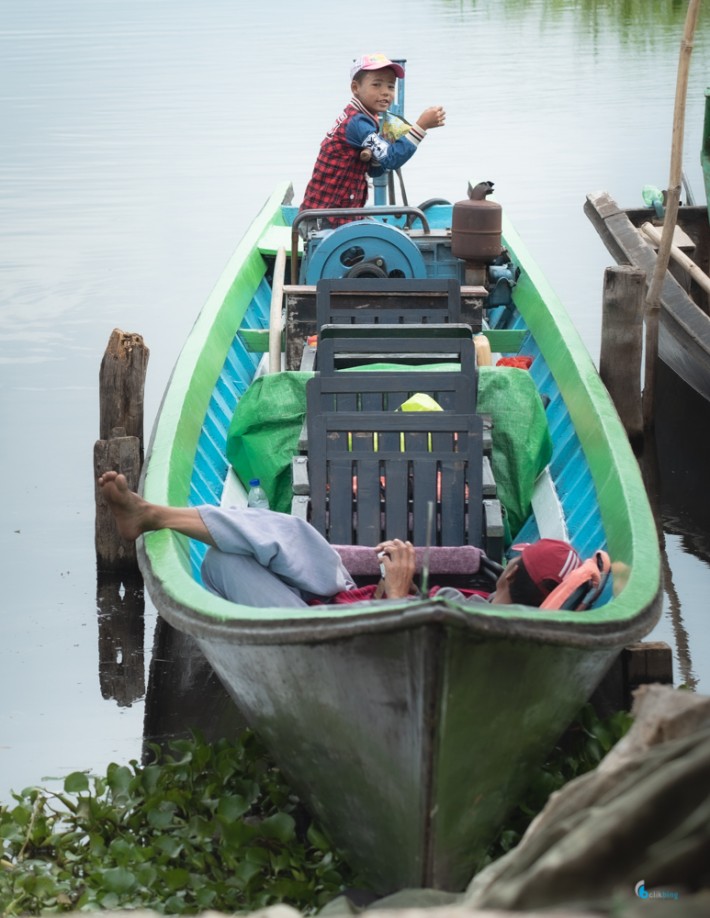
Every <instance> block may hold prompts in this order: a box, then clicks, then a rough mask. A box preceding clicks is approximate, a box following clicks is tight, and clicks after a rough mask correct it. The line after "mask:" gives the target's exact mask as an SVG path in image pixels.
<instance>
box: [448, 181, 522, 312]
mask: <svg viewBox="0 0 710 918" xmlns="http://www.w3.org/2000/svg"><path fill="white" fill-rule="evenodd" d="M492 191H493V182H479V183H478V185H476V186H475V187H473V188H471V187H469V191H468V200H466V201H458V202H457V203H456V204H454V207H453V212H452V216H451V252H452V254H454V255H455V256H456V257H457V258H460V259H461V260H462V261H463V262H464V263H465V266H466V274H465V277H466V283H467V284H472V285H482V286H484V287H486V288H487V289H488V305H489V306H508V305H510V303H511V302H512V289H513V287H514V286H515V284H516V282H517V280H518V276H519V274H520V271H519V269H518V268H517V267H516V266H515V265H514V264H512V262H511V261H510V258H509V257H508V253H507V252H506V251H505V249H504V248H503V245H502V229H503V212H502V209H501V206H500V204H498V203H496V202H495V201H488V200H486V199H487V197H488V195H489V194H491V192H492Z"/></svg>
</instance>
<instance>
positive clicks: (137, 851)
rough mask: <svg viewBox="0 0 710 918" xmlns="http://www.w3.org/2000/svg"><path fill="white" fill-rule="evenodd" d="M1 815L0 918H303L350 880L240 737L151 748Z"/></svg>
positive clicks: (279, 780) (23, 798) (251, 742)
mask: <svg viewBox="0 0 710 918" xmlns="http://www.w3.org/2000/svg"><path fill="white" fill-rule="evenodd" d="M154 753H155V758H154V761H153V762H152V763H151V764H146V765H139V764H138V763H136V762H131V764H130V766H125V765H116V764H112V765H110V766H109V767H108V769H107V772H106V775H105V777H93V776H89V775H87V774H85V773H84V772H75V773H73V774H71V775H69V776H68V777H67V778H66V779H65V781H64V788H63V792H60V793H54V792H51V791H49V790H46V789H40V788H28V789H26V790H24V791H23V792H22V793H20V794H13V798H14V801H15V804H14V806H0V915H2V916H3V918H10V916H15V915H38V914H40V913H47V912H62V911H72V910H79V909H83V910H96V909H109V908H110V909H117V908H120V909H134V908H150V909H153V910H155V911H157V912H162V913H165V914H195V913H197V912H201V911H203V910H205V909H216V910H218V911H223V912H236V911H243V910H245V909H256V908H261V907H263V906H266V905H269V904H273V903H275V902H286V903H289V904H291V905H293V906H295V907H296V908H298V909H301V910H302V911H306V912H307V911H313V910H315V909H317V908H318V907H320V906H321V905H323V904H324V903H325V902H327V901H329V900H330V899H332V898H334V896H336V895H337V894H338V893H339V892H340V891H341V890H342V889H343V888H344V886H345V885H347V883H348V882H351V881H352V880H353V879H354V878H353V876H352V872H351V871H350V870H349V868H347V866H346V865H345V864H344V862H343V861H342V860H341V859H340V858H339V857H338V856H337V854H335V853H334V852H333V850H332V845H331V844H330V842H329V841H328V839H327V838H326V837H325V836H324V834H323V833H322V831H321V830H320V829H319V828H318V827H317V826H316V825H315V824H314V823H313V822H312V821H311V819H310V817H309V816H308V815H307V813H306V812H305V810H304V809H303V807H302V805H301V804H300V802H299V801H298V799H297V798H296V797H295V796H294V794H293V792H292V791H291V790H290V788H289V787H288V785H287V784H286V782H285V780H284V778H283V776H282V774H281V772H280V771H279V770H278V769H277V768H276V767H275V766H274V765H273V764H272V763H271V762H270V761H269V760H268V758H267V756H266V754H265V753H264V750H263V748H262V746H261V744H260V743H259V741H258V740H257V738H256V737H255V736H254V735H253V734H251V733H248V732H247V733H245V734H244V735H243V736H242V737H241V738H240V739H239V740H238V741H236V742H228V741H226V740H222V741H220V742H218V743H215V744H213V745H209V744H207V743H205V742H204V741H202V740H201V739H199V738H198V739H195V740H180V741H175V742H174V743H172V744H171V745H170V746H169V750H168V751H167V752H166V753H164V754H163V753H161V752H160V750H159V749H158V747H154Z"/></svg>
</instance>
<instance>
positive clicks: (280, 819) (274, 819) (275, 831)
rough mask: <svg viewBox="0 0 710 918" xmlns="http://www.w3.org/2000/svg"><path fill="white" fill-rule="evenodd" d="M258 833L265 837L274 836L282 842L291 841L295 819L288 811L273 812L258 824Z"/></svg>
mask: <svg viewBox="0 0 710 918" xmlns="http://www.w3.org/2000/svg"><path fill="white" fill-rule="evenodd" d="M259 834H260V835H262V836H264V837H265V838H275V839H277V840H278V841H280V842H283V844H286V842H289V841H291V839H292V838H293V837H294V836H295V834H296V821H295V819H294V818H293V816H289V815H288V813H274V815H273V816H267V818H266V819H264V820H262V822H261V824H260V825H259Z"/></svg>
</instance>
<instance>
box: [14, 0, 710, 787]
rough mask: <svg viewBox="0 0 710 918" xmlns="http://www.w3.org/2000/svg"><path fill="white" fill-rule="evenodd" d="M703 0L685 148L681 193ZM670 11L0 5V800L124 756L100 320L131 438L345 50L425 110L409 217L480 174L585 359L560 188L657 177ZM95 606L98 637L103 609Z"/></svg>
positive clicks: (585, 236) (698, 540)
mask: <svg viewBox="0 0 710 918" xmlns="http://www.w3.org/2000/svg"><path fill="white" fill-rule="evenodd" d="M296 9H297V11H296ZM709 12H710V11H708V9H707V8H706V9H705V11H704V13H703V16H702V18H701V22H700V26H699V29H698V35H697V37H696V45H695V49H694V52H693V57H692V63H691V79H690V87H689V98H688V106H687V125H686V136H685V150H686V157H685V163H686V171H687V173H688V177H689V179H690V182H691V186H693V187H694V191H695V193H696V197H698V198H701V195H702V182H701V172H700V167H699V164H698V153H699V147H700V134H701V126H702V111H703V104H704V101H703V93H704V89H705V86H706V84H710V66H709V64H710V29H708V25H709V24H710V15H709ZM684 16H685V4H682V3H674V2H670V0H669V2H661V0H659V2H656V3H653V4H650V3H647V2H644V0H637V2H624V3H622V2H614V0H607V2H602V0H598V2H583V0H578V2H574V0H567V2H564V3H563V2H547V3H545V2H542V0H530V2H523V0H506V2H496V3H493V2H474V0H467V2H463V0H456V2H454V0H450V2H449V0H420V2H416V3H412V2H411V0H390V2H389V3H388V4H382V5H378V7H377V18H376V19H373V18H365V17H364V16H363V17H361V18H359V19H358V18H355V17H353V15H352V11H351V9H350V7H347V6H341V5H336V4H332V3H330V2H327V0H304V2H302V3H300V4H299V5H298V7H297V8H296V7H294V5H293V4H292V3H287V2H286V0H271V2H268V3H262V4H248V5H247V4H245V3H239V2H233V0H201V2H199V3H198V2H197V0H122V2H120V3H119V2H117V0H114V2H111V0H102V2H96V0H64V2H62V3H61V4H59V3H55V2H53V0H5V3H4V4H3V16H2V20H1V21H0V123H2V132H1V133H0V422H1V424H2V446H1V447H0V458H1V462H2V466H1V468H2V479H3V483H4V488H3V493H4V497H3V502H2V515H1V516H0V522H1V525H0V564H1V565H2V586H3V589H2V608H1V613H0V614H1V618H0V692H1V693H2V702H3V703H2V707H1V709H0V800H2V799H6V798H7V796H8V795H9V792H10V789H13V788H14V789H20V788H22V787H24V786H26V785H27V784H30V783H33V782H37V781H42V782H47V781H48V780H51V779H52V778H55V777H61V776H63V775H64V774H66V773H67V772H69V771H71V770H74V769H79V768H90V769H94V770H96V771H103V770H104V769H105V766H106V764H108V762H109V761H112V760H118V761H127V760H129V759H131V758H139V757H140V752H141V740H142V732H143V713H144V687H145V684H146V683H147V679H148V666H149V661H150V656H151V652H152V640H153V631H154V626H155V620H156V617H155V612H154V610H153V608H152V606H151V605H150V602H149V601H146V606H145V616H144V620H139V621H137V622H133V626H132V628H129V629H128V631H129V632H130V641H132V642H133V645H134V646H136V645H137V647H138V653H137V655H136V657H135V659H134V660H133V661H132V664H131V665H132V668H133V672H132V679H131V683H130V686H126V685H125V684H123V685H121V684H120V679H119V681H118V682H117V681H116V679H114V678H113V677H114V676H116V675H118V676H119V677H120V676H121V672H122V671H121V667H120V665H115V666H114V667H113V669H111V667H110V666H106V665H105V666H104V667H103V668H102V669H101V673H100V667H99V660H100V659H101V660H104V661H106V660H111V659H113V660H114V663H116V664H120V662H121V661H120V660H118V661H117V660H116V659H115V651H113V650H112V647H111V645H110V643H109V645H108V646H107V643H106V633H105V632H106V618H105V616H103V617H102V616H98V615H97V605H101V607H102V608H105V606H104V605H103V603H102V597H101V596H100V595H99V596H97V583H96V571H95V560H94V532H93V526H94V494H93V476H92V449H93V443H94V441H95V440H96V439H97V437H98V392H97V383H98V371H99V364H100V360H101V357H102V355H103V352H104V349H105V347H106V343H107V341H108V338H109V335H110V333H111V330H112V329H113V328H114V327H118V328H121V329H123V330H125V331H136V332H139V333H141V334H142V335H143V336H144V337H145V340H146V343H147V344H148V346H149V347H150V349H151V359H150V364H149V371H148V379H147V386H146V428H147V429H146V434H148V432H149V430H150V427H151V426H152V422H153V419H154V417H155V413H156V410H157V407H158V404H159V400H160V396H161V393H162V391H163V389H164V387H165V384H166V382H167V379H168V376H169V373H170V370H171V368H172V365H173V362H174V360H175V358H176V356H177V353H178V351H179V349H180V347H181V345H182V342H183V341H184V339H185V337H186V335H187V332H188V331H189V329H190V327H191V325H192V323H193V321H194V319H195V316H196V313H197V310H198V308H199V306H200V305H201V304H202V303H203V302H204V300H205V299H206V297H207V295H208V293H209V291H210V289H211V286H212V285H213V283H214V282H215V280H216V278H217V277H218V276H219V274H220V271H221V270H222V268H223V266H224V264H225V263H226V261H227V259H228V257H229V255H230V254H231V252H232V250H233V248H234V246H235V245H236V243H237V241H238V240H239V238H240V236H241V235H242V233H243V232H244V230H245V228H246V227H247V225H248V223H249V221H250V220H251V218H252V216H253V215H254V213H255V212H256V210H257V209H258V208H259V207H260V205H261V204H262V203H263V201H264V200H265V199H266V198H267V196H268V195H269V193H270V192H271V190H272V188H273V187H274V186H275V184H276V183H277V182H279V181H281V180H283V179H284V178H290V179H291V180H292V181H293V183H294V188H295V193H296V198H297V200H298V199H300V196H301V195H302V193H303V189H304V187H305V184H306V181H307V180H308V177H309V175H310V169H311V166H312V163H313V159H314V157H315V153H316V150H317V147H318V144H319V142H320V140H321V137H322V135H323V133H324V132H325V130H326V129H327V128H328V127H329V126H330V124H331V122H332V120H333V117H334V116H335V114H336V113H337V112H338V111H339V110H340V109H341V108H342V105H343V104H344V102H345V101H347V98H348V94H349V79H348V71H349V65H350V62H351V60H352V59H353V58H354V57H355V56H357V55H359V54H361V53H363V52H365V51H373V50H382V51H385V52H386V53H388V54H389V55H391V56H398V57H404V58H407V59H408V62H409V79H408V83H407V89H406V97H407V113H408V114H409V115H410V117H412V118H415V117H416V116H417V114H418V113H419V112H420V111H421V110H422V109H423V108H425V107H426V106H428V105H431V104H440V103H441V104H444V105H445V107H446V109H447V112H448V124H447V127H446V128H444V129H442V130H440V131H432V132H431V136H430V137H429V138H427V140H426V141H425V143H424V144H423V145H422V147H421V149H420V151H419V152H418V154H417V155H416V156H415V158H414V159H413V160H412V162H411V163H410V164H409V165H408V166H407V168H406V170H405V173H404V175H405V181H406V185H407V192H408V197H409V200H410V202H413V203H418V202H419V201H423V200H425V199H426V198H429V197H432V196H445V197H448V198H449V199H450V200H457V199H459V198H461V197H463V196H464V194H465V189H466V185H467V182H468V180H469V178H470V179H474V180H477V181H478V180H480V179H490V180H493V181H494V182H495V184H496V194H497V198H498V200H499V201H500V202H501V203H502V205H503V207H504V208H505V209H506V211H507V213H508V215H509V216H510V217H511V219H512V220H513V222H514V223H515V225H516V227H517V228H518V230H519V231H520V233H521V235H522V236H523V238H524V239H525V240H526V243H527V245H528V247H529V248H530V250H531V252H532V254H533V255H534V257H535V258H536V259H537V260H538V261H539V263H540V264H541V266H542V268H543V270H544V271H545V273H546V274H547V276H548V278H549V280H550V282H551V283H552V285H553V287H555V289H556V290H557V292H558V293H559V295H560V296H561V298H562V300H563V302H564V303H565V304H566V307H567V309H568V310H569V312H570V314H571V315H572V318H573V319H574V321H575V323H576V324H577V327H578V328H579V330H580V332H581V334H582V336H583V338H584V340H585V342H586V343H587V346H588V348H589V350H590V353H591V354H592V356H593V357H594V358H595V359H597V357H598V349H599V339H600V326H601V318H600V301H601V289H602V277H603V271H604V268H605V267H606V266H607V264H608V263H609V256H607V254H606V251H605V250H604V248H603V246H602V244H601V243H600V242H599V240H598V239H597V237H596V235H595V233H594V231H593V230H592V228H591V225H590V224H589V223H588V221H587V219H586V217H584V215H583V213H582V206H583V203H584V197H585V194H586V193H588V192H590V191H596V190H599V189H607V190H609V191H610V192H612V193H613V194H614V195H615V197H616V198H617V199H618V200H619V201H620V202H622V203H625V204H626V203H633V202H636V203H639V202H640V189H641V187H642V185H643V184H645V183H647V182H648V183H653V184H657V185H659V186H661V187H662V186H664V185H665V184H667V180H668V169H669V156H670V131H671V119H672V109H673V99H674V93H675V79H676V71H677V65H678V52H679V47H680V38H681V35H682V30H683V21H684ZM694 451H695V453H696V454H697V452H698V450H697V444H696V445H695V448H694ZM706 456H707V453H703V456H702V457H701V458H702V460H703V465H704V467H705V468H706V467H707V460H706ZM672 461H673V463H674V467H673V468H672V469H671V470H670V471H669V472H668V476H669V479H668V480H669V481H670V480H672V481H673V482H674V483H677V482H678V481H681V483H682V482H685V483H686V484H687V482H688V478H689V477H690V479H691V483H692V481H694V480H697V479H694V478H693V475H694V472H693V469H694V468H697V467H698V466H693V465H691V463H690V458H689V455H688V454H686V453H684V454H682V455H679V454H678V451H674V453H673V457H672ZM698 474H699V473H698ZM670 498H673V499H674V500H675V497H674V495H673V494H667V495H666V497H665V498H664V513H665V514H666V518H667V532H666V534H665V547H666V551H667V559H668V571H667V573H668V577H667V581H668V584H669V586H668V588H667V595H666V608H665V612H664V618H663V621H662V622H661V623H660V624H659V626H658V629H657V631H656V633H655V636H656V637H658V638H659V639H662V640H667V641H668V642H669V643H672V644H673V646H674V647H675V648H676V676H677V681H679V682H680V681H690V682H692V683H693V684H695V685H696V687H697V688H698V689H699V690H704V691H708V689H709V688H710V669H709V664H708V654H707V652H706V651H707V645H708V637H709V635H710V626H709V625H708V622H707V610H706V602H705V597H706V596H707V593H708V587H709V586H710V571H709V570H708V557H709V556H708V553H707V551H706V549H705V540H706V533H707V528H706V524H705V515H706V514H705V511H706V509H707V508H706V507H705V506H703V504H704V502H705V500H706V499H705V497H704V494H701V495H697V494H695V493H694V489H692V494H691V499H690V500H689V501H687V500H685V498H684V497H683V498H681V497H678V501H677V503H671V504H669V500H670ZM131 597H132V593H131V591H130V589H129V592H128V594H127V597H126V598H125V599H124V602H125V603H126V604H129V600H131ZM116 614H117V615H118V620H119V621H120V620H121V618H122V619H123V622H124V626H125V625H126V618H127V613H124V614H123V615H121V612H120V610H119V611H118V613H116ZM109 618H110V616H109ZM141 651H143V658H141V653H140V652H141ZM112 653H113V654H114V657H113V658H112V656H111V654H112ZM124 662H125V661H124ZM681 664H682V665H681ZM124 675H125V672H124Z"/></svg>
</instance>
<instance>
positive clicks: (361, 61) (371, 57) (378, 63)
mask: <svg viewBox="0 0 710 918" xmlns="http://www.w3.org/2000/svg"><path fill="white" fill-rule="evenodd" d="M385 67H390V68H391V69H392V70H394V75H395V76H396V77H399V78H400V79H402V77H403V76H404V67H401V66H400V65H399V64H395V63H394V62H393V61H391V60H390V59H389V58H388V57H385V56H384V54H363V56H362V57H359V58H358V59H357V60H356V61H355V63H354V64H353V66H352V67H351V68H350V79H351V80H353V79H355V76H356V75H357V74H358V73H360V71H361V70H384V68H385Z"/></svg>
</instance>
